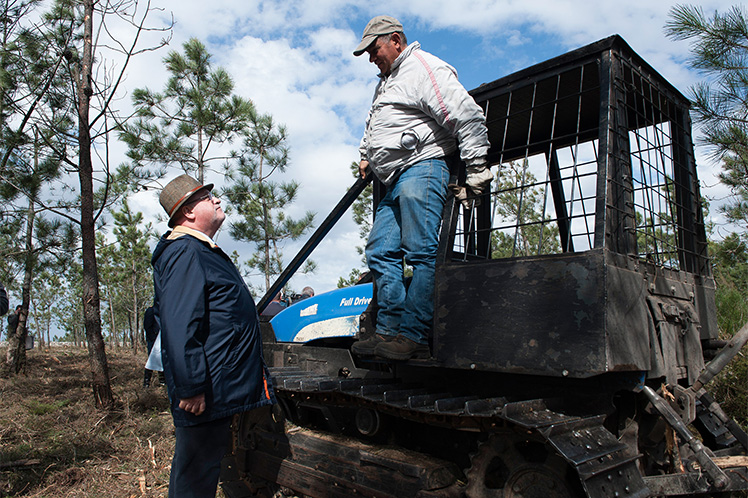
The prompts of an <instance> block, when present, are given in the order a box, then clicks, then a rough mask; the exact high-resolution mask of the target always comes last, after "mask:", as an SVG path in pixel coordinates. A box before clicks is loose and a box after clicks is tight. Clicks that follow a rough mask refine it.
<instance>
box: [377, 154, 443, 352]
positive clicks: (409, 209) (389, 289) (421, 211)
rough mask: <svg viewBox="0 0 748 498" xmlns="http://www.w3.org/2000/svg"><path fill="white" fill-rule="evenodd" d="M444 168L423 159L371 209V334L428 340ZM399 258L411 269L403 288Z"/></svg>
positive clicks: (432, 311)
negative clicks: (373, 314) (374, 295)
mask: <svg viewBox="0 0 748 498" xmlns="http://www.w3.org/2000/svg"><path fill="white" fill-rule="evenodd" d="M448 183H449V168H448V167H447V163H446V162H445V161H444V160H442V159H428V160H425V161H421V162H419V163H416V164H414V165H413V166H411V167H409V168H408V169H406V170H405V171H404V172H403V173H402V174H401V175H400V177H399V178H398V179H397V181H396V182H395V183H394V184H393V185H390V186H389V187H388V189H387V193H386V194H385V196H384V198H382V201H381V202H380V203H379V206H378V207H377V212H376V215H375V217H374V225H373V226H372V228H371V233H370V234H369V242H368V243H367V244H366V262H367V264H368V266H369V269H370V270H371V272H372V275H373V276H374V281H375V282H376V284H377V305H378V306H379V311H378V313H377V333H378V334H382V335H390V336H394V335H397V334H402V335H404V336H405V337H407V338H408V339H411V340H413V341H415V342H418V343H420V344H427V343H428V336H429V332H430V331H431V326H432V323H433V318H434V270H435V269H434V266H435V263H436V251H437V248H438V246H439V228H440V226H441V220H442V212H443V210H444V203H445V201H446V199H447V184H448ZM403 259H404V260H405V263H406V264H407V265H409V266H411V267H413V279H412V280H411V282H410V285H409V286H408V287H407V289H406V286H405V279H404V277H403Z"/></svg>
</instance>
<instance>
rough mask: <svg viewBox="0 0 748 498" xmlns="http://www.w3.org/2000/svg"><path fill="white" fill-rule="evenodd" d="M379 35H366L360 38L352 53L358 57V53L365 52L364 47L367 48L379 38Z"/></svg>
mask: <svg viewBox="0 0 748 498" xmlns="http://www.w3.org/2000/svg"><path fill="white" fill-rule="evenodd" d="M379 36H380V35H366V36H364V37H363V38H362V39H361V43H359V44H358V47H356V50H354V51H353V55H355V56H356V57H358V56H359V55H361V54H363V53H364V52H366V49H367V48H369V46H370V45H371V44H372V43H374V42H375V41H376V40H377V38H379Z"/></svg>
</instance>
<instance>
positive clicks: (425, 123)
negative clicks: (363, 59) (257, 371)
mask: <svg viewBox="0 0 748 498" xmlns="http://www.w3.org/2000/svg"><path fill="white" fill-rule="evenodd" d="M364 52H366V53H367V54H368V55H369V62H371V63H372V64H374V65H376V66H377V68H378V69H379V71H380V74H379V78H380V80H379V84H378V85H377V88H376V90H375V92H374V99H373V102H372V105H371V109H370V110H369V114H368V116H367V119H366V130H365V132H364V137H363V139H362V140H361V146H360V148H359V151H360V153H361V162H360V164H359V172H360V173H361V176H365V175H366V174H367V171H368V170H371V171H372V172H373V173H374V175H376V177H377V178H378V179H379V180H380V181H381V182H382V183H384V184H385V185H386V187H387V192H386V194H385V195H384V197H383V198H382V200H381V202H380V203H379V205H378V207H377V211H376V214H375V216H374V225H373V226H372V229H371V233H370V235H369V241H368V243H367V245H366V262H367V264H368V266H369V269H370V270H371V272H372V275H373V276H374V281H375V282H376V286H377V305H378V307H379V311H378V312H377V329H376V334H374V336H373V337H372V338H370V339H367V340H364V341H358V342H357V343H354V345H353V347H352V348H351V350H352V351H353V352H354V353H356V354H361V355H367V354H374V355H376V356H381V357H384V358H388V359H392V360H407V359H410V358H414V357H427V356H428V355H429V346H428V338H429V333H430V331H431V326H432V322H433V314H434V301H433V299H434V297H433V295H434V265H435V262H436V251H437V247H438V231H439V226H440V224H441V219H442V211H443V209H444V203H445V201H446V198H447V190H448V182H449V176H450V171H449V166H448V164H447V162H448V161H449V158H450V156H452V155H453V153H455V152H456V151H457V149H458V147H459V149H460V159H461V160H462V161H463V162H464V163H465V165H466V166H467V178H466V181H465V186H464V187H458V186H454V187H453V190H455V193H456V195H457V197H458V198H459V199H461V200H463V201H464V202H463V204H467V205H470V204H469V202H468V195H467V194H468V192H467V190H468V189H469V191H470V192H469V193H470V194H471V196H477V195H480V194H482V193H484V192H485V191H486V190H487V189H488V187H489V184H490V182H491V179H492V175H491V172H490V171H489V170H488V168H487V167H486V157H487V154H488V147H489V143H488V131H487V129H486V124H485V117H484V116H483V112H482V110H481V108H480V107H479V106H478V105H477V104H476V103H475V101H474V100H473V98H472V97H471V96H470V95H469V94H468V93H467V91H466V90H465V88H464V87H463V86H462V85H461V84H460V82H459V81H458V80H457V73H456V71H455V70H454V68H453V67H452V66H450V65H449V64H447V63H445V62H444V61H442V60H440V59H438V58H437V57H434V56H433V55H431V54H429V53H428V52H424V51H423V50H421V47H420V45H419V43H418V42H413V43H411V44H410V45H409V44H408V42H407V39H406V37H405V34H404V33H403V26H402V24H400V22H399V21H398V20H397V19H395V18H394V17H390V16H376V17H375V18H373V19H372V20H371V21H369V24H367V25H366V28H365V29H364V34H363V36H362V38H361V43H359V45H358V47H356V50H354V52H353V55H356V56H359V55H361V54H363V53H364ZM403 259H404V260H405V263H407V264H408V265H409V266H411V267H412V268H413V279H412V280H411V283H410V286H408V287H407V288H406V286H405V282H404V278H403Z"/></svg>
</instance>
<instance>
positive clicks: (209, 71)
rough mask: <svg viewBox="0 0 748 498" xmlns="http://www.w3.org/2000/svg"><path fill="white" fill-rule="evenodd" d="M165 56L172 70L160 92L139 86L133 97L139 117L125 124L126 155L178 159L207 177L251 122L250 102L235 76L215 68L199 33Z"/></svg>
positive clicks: (144, 161)
mask: <svg viewBox="0 0 748 498" xmlns="http://www.w3.org/2000/svg"><path fill="white" fill-rule="evenodd" d="M183 49H184V53H183V54H181V53H179V52H177V51H171V52H170V53H169V55H168V56H167V57H166V58H165V59H164V64H165V65H166V69H167V71H169V73H170V74H171V76H170V78H169V81H168V82H167V84H166V88H164V90H163V91H162V92H160V93H158V92H154V91H152V90H149V89H147V88H143V89H137V90H135V91H134V92H133V95H132V98H133V103H134V105H135V108H136V110H137V116H138V118H137V119H136V120H135V121H134V122H133V123H132V124H129V125H126V126H124V127H123V128H124V132H123V133H122V134H121V138H122V140H123V141H125V143H127V145H128V147H129V151H128V156H129V157H130V159H132V161H133V162H134V163H135V164H137V165H138V166H140V167H145V166H147V165H156V166H159V167H161V170H160V173H164V170H163V167H168V166H172V165H177V166H179V167H181V168H182V169H183V171H184V172H185V173H188V174H191V175H194V176H196V177H197V180H198V181H199V182H200V183H205V173H206V170H208V169H210V166H211V164H214V163H221V164H222V163H224V162H225V161H226V160H227V159H228V156H229V153H228V152H227V150H226V149H225V147H223V148H222V146H223V145H224V144H230V143H231V142H232V141H234V140H235V139H236V138H237V137H238V136H239V135H240V134H241V133H243V132H244V131H245V130H246V128H247V126H248V125H249V123H250V120H251V118H252V116H253V114H254V106H253V105H252V102H251V101H249V100H246V99H243V98H241V97H238V96H236V95H234V94H233V93H232V92H233V89H234V82H233V81H232V79H231V76H230V75H229V74H228V73H227V72H226V71H225V70H224V69H223V68H220V67H217V68H214V67H213V66H212V64H211V62H210V59H211V55H210V54H209V53H208V52H207V50H206V48H205V46H204V45H203V44H202V43H201V42H200V41H199V40H197V39H194V38H193V39H190V40H189V41H187V42H186V43H185V44H184V45H183Z"/></svg>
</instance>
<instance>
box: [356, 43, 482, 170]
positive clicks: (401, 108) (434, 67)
mask: <svg viewBox="0 0 748 498" xmlns="http://www.w3.org/2000/svg"><path fill="white" fill-rule="evenodd" d="M379 76H380V81H379V84H378V85H377V88H376V90H375V92H374V100H373V103H372V105H371V109H369V115H368V116H367V118H366V131H365V132H364V137H363V139H362V140H361V145H360V147H359V151H360V152H361V159H362V160H367V161H369V165H370V167H371V169H372V171H373V172H374V174H375V175H377V178H379V180H380V181H382V182H383V183H384V184H385V185H389V184H391V183H392V182H393V180H394V179H395V178H397V175H398V174H399V173H400V172H401V171H402V170H404V169H406V168H408V167H409V166H411V165H413V164H415V163H417V162H419V161H422V160H425V159H434V158H438V157H444V156H447V155H449V154H451V153H452V152H454V151H455V150H456V148H457V144H458V143H459V147H460V157H461V159H462V160H463V161H465V163H466V164H467V165H468V166H472V165H478V164H482V163H485V161H486V155H487V154H488V147H489V143H488V131H487V129H486V121H485V117H484V115H483V111H482V109H481V108H480V107H479V106H478V105H477V104H476V103H475V101H474V100H473V98H472V97H471V96H470V95H469V94H468V93H467V91H466V90H465V88H464V87H463V86H462V84H461V83H460V82H459V81H458V80H457V71H455V69H454V68H453V67H452V66H450V65H449V64H447V63H446V62H444V61H442V60H441V59H439V58H437V57H435V56H433V55H431V54H429V53H428V52H424V51H423V50H421V46H420V44H419V43H418V42H414V43H412V44H410V45H408V46H407V47H406V49H405V50H404V51H403V52H402V53H401V54H400V55H399V56H398V58H397V59H395V61H394V62H393V64H392V70H391V73H390V75H389V76H383V75H381V74H380V75H379Z"/></svg>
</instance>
